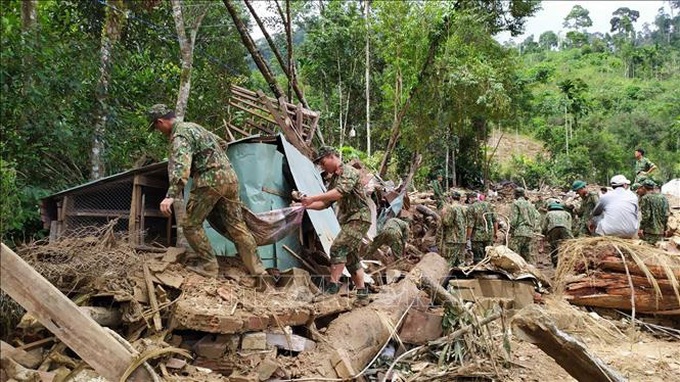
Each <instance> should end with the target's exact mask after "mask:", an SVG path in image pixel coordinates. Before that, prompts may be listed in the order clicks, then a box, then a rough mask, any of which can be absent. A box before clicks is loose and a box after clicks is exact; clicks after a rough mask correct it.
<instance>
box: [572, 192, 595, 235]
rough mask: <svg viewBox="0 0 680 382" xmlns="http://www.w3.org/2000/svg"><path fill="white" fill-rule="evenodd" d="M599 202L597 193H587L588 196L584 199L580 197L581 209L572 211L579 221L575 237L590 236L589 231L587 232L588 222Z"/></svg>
mask: <svg viewBox="0 0 680 382" xmlns="http://www.w3.org/2000/svg"><path fill="white" fill-rule="evenodd" d="M599 200H600V197H599V196H598V195H597V192H594V191H588V194H587V195H586V196H585V197H581V207H579V208H578V209H577V210H576V211H574V212H575V213H576V216H578V219H579V220H578V226H577V228H576V232H575V234H576V235H577V236H591V235H592V234H591V233H590V231H588V222H589V221H590V219H592V217H593V210H594V209H595V206H596V205H597V202H598V201H599Z"/></svg>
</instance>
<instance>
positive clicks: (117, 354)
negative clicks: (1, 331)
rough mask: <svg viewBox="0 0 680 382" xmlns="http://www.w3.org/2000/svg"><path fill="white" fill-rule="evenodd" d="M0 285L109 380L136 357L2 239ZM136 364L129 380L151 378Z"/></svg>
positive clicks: (118, 377)
mask: <svg viewBox="0 0 680 382" xmlns="http://www.w3.org/2000/svg"><path fill="white" fill-rule="evenodd" d="M0 271H1V273H2V278H0V287H2V290H3V291H5V293H7V294H8V295H9V296H10V297H12V299H14V301H16V302H17V303H19V305H21V306H22V307H24V309H26V311H28V312H30V313H31V314H32V315H33V316H34V317H36V318H37V319H38V320H39V321H40V323H42V324H43V326H45V327H46V328H47V329H48V330H49V331H50V332H52V333H54V335H56V336H57V337H58V338H59V339H60V340H61V341H62V342H63V343H64V344H66V346H68V347H69V348H71V350H73V351H74V352H75V353H76V354H78V356H80V358H82V360H83V361H85V362H86V363H87V364H88V365H90V366H91V367H92V368H94V369H95V370H96V371H97V372H98V373H99V374H101V375H102V376H103V377H104V378H106V379H108V380H110V381H119V380H120V379H121V377H123V375H124V373H125V371H126V370H127V368H128V367H129V366H130V365H131V364H132V362H134V361H135V357H133V355H132V354H131V353H130V352H129V351H128V350H127V349H126V348H125V347H124V346H123V345H122V344H121V343H120V342H118V340H116V339H115V338H113V336H111V335H110V334H109V333H108V332H107V331H106V330H104V329H103V328H102V327H101V326H99V325H98V324H97V323H96V322H95V321H94V320H93V319H92V318H91V317H89V316H87V315H85V314H84V313H83V312H82V311H80V309H78V306H77V305H76V304H75V303H74V302H73V301H71V300H69V299H68V298H67V297H66V296H64V295H63V294H62V293H61V292H59V290H58V289H57V288H55V287H54V285H52V284H50V283H49V281H47V280H46V279H45V278H44V277H42V275H40V274H39V273H38V272H36V271H35V269H33V268H31V266H30V265H28V264H27V263H26V262H25V261H24V260H23V259H22V258H21V257H19V255H17V254H16V253H14V251H12V250H11V249H10V248H9V247H7V246H6V245H5V243H2V244H1V250H0ZM152 379H153V378H152V375H151V374H150V373H149V372H148V371H147V370H145V369H144V368H137V369H136V370H135V371H134V372H133V373H132V375H131V376H130V379H129V381H135V382H137V381H138V382H142V381H151V380H152Z"/></svg>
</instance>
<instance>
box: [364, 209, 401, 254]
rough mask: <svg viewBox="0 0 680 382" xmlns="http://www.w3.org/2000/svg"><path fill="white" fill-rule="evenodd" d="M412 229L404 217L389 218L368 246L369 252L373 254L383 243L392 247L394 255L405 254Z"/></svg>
mask: <svg viewBox="0 0 680 382" xmlns="http://www.w3.org/2000/svg"><path fill="white" fill-rule="evenodd" d="M410 231H411V229H410V228H409V223H408V222H407V221H406V220H405V219H402V218H390V219H387V221H386V222H385V224H384V225H383V226H382V229H380V233H379V234H378V235H376V237H375V238H374V239H373V242H372V243H371V245H370V246H369V247H368V250H367V254H368V255H372V254H374V253H375V251H377V250H378V249H379V248H380V247H382V246H383V245H387V246H389V247H390V250H391V251H392V256H394V257H396V258H400V257H402V256H403V255H404V248H405V247H406V240H408V235H409V232H410Z"/></svg>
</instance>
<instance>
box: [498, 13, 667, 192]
mask: <svg viewBox="0 0 680 382" xmlns="http://www.w3.org/2000/svg"><path fill="white" fill-rule="evenodd" d="M635 15H636V11H634V10H630V9H628V10H626V9H619V10H617V12H615V15H614V16H615V17H618V21H616V31H617V32H619V33H618V34H617V35H615V36H614V37H610V36H609V35H602V34H601V33H593V34H590V35H588V36H589V40H588V41H583V44H584V45H583V46H582V47H581V48H580V49H578V48H569V47H568V46H569V45H567V46H565V47H563V50H561V51H541V52H537V53H532V54H527V55H524V56H523V57H522V58H523V60H524V65H523V69H522V73H523V74H522V77H523V78H525V79H526V80H527V87H528V89H530V91H531V92H532V97H531V98H530V100H531V101H530V106H529V107H528V110H529V113H528V114H527V117H526V118H525V119H524V121H525V130H526V131H529V132H532V133H533V135H534V136H535V137H537V138H539V139H540V140H541V141H542V142H543V143H544V145H545V147H546V149H547V150H548V151H549V152H550V157H549V158H545V161H544V163H545V164H546V166H550V173H551V174H552V177H553V178H554V180H553V181H556V182H557V184H562V185H566V184H568V183H569V181H570V180H573V179H575V178H577V177H582V178H584V179H587V180H589V181H591V182H599V183H606V181H607V179H608V178H609V177H611V176H612V175H614V174H616V173H623V174H626V175H628V176H629V177H631V176H633V174H632V171H633V161H634V158H633V151H634V150H635V148H636V147H638V146H641V147H644V148H646V149H647V150H648V152H649V154H648V157H650V159H651V160H652V161H654V162H655V163H656V164H657V165H658V166H659V168H660V171H659V172H660V174H662V175H663V178H664V179H669V178H673V177H677V176H678V175H679V174H680V173H679V172H678V165H677V163H678V160H677V157H678V142H679V141H678V139H677V137H678V131H677V127H675V126H676V124H675V122H674V121H675V120H676V119H677V118H678V116H679V115H680V93H679V92H678V89H680V73H679V68H678V66H677V58H678V57H679V50H678V49H677V48H674V47H671V46H668V41H669V40H671V41H672V37H674V36H669V35H661V36H660V35H658V34H655V31H646V32H644V34H642V35H641V36H642V37H641V38H638V40H632V39H631V37H630V36H631V35H632V34H631V31H633V30H634V29H632V28H633V23H634V22H635V19H636V16H635ZM659 17H661V18H662V19H664V20H665V16H664V15H663V14H661V15H660V16H659ZM661 24H662V25H663V23H661ZM676 34H677V33H676ZM661 37H663V40H662V39H660V38H661ZM664 40H665V41H664ZM607 44H609V45H610V46H612V45H613V46H614V48H615V49H614V50H613V51H612V50H611V49H610V48H607ZM661 44H664V45H665V46H666V48H664V49H663V50H661V49H660V46H661ZM539 45H540V44H539ZM640 78H643V79H645V81H640ZM513 165H514V166H515V167H517V168H518V169H519V170H518V171H519V173H522V171H524V172H525V173H526V172H528V173H532V172H531V171H530V170H536V169H534V168H533V167H532V166H530V165H529V164H527V163H523V162H515V163H513ZM503 171H505V172H503ZM503 171H502V173H503V175H505V176H508V177H511V175H512V173H511V171H508V170H507V169H505V170H503ZM533 173H534V174H536V173H537V174H539V175H540V176H538V175H535V176H534V178H540V177H541V176H542V177H543V178H546V179H549V178H550V176H545V175H544V173H541V172H540V171H538V170H536V171H534V172H533ZM527 176H529V175H527Z"/></svg>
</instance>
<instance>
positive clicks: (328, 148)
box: [313, 146, 338, 164]
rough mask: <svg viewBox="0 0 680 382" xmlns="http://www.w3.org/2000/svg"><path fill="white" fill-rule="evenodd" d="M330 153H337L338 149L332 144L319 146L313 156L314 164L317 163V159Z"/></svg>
mask: <svg viewBox="0 0 680 382" xmlns="http://www.w3.org/2000/svg"><path fill="white" fill-rule="evenodd" d="M331 154H335V155H338V150H336V149H335V147H332V146H321V148H320V149H319V150H318V151H317V152H316V155H315V156H314V160H313V162H314V164H317V163H319V161H320V160H321V159H323V158H325V157H327V156H329V155H331Z"/></svg>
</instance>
